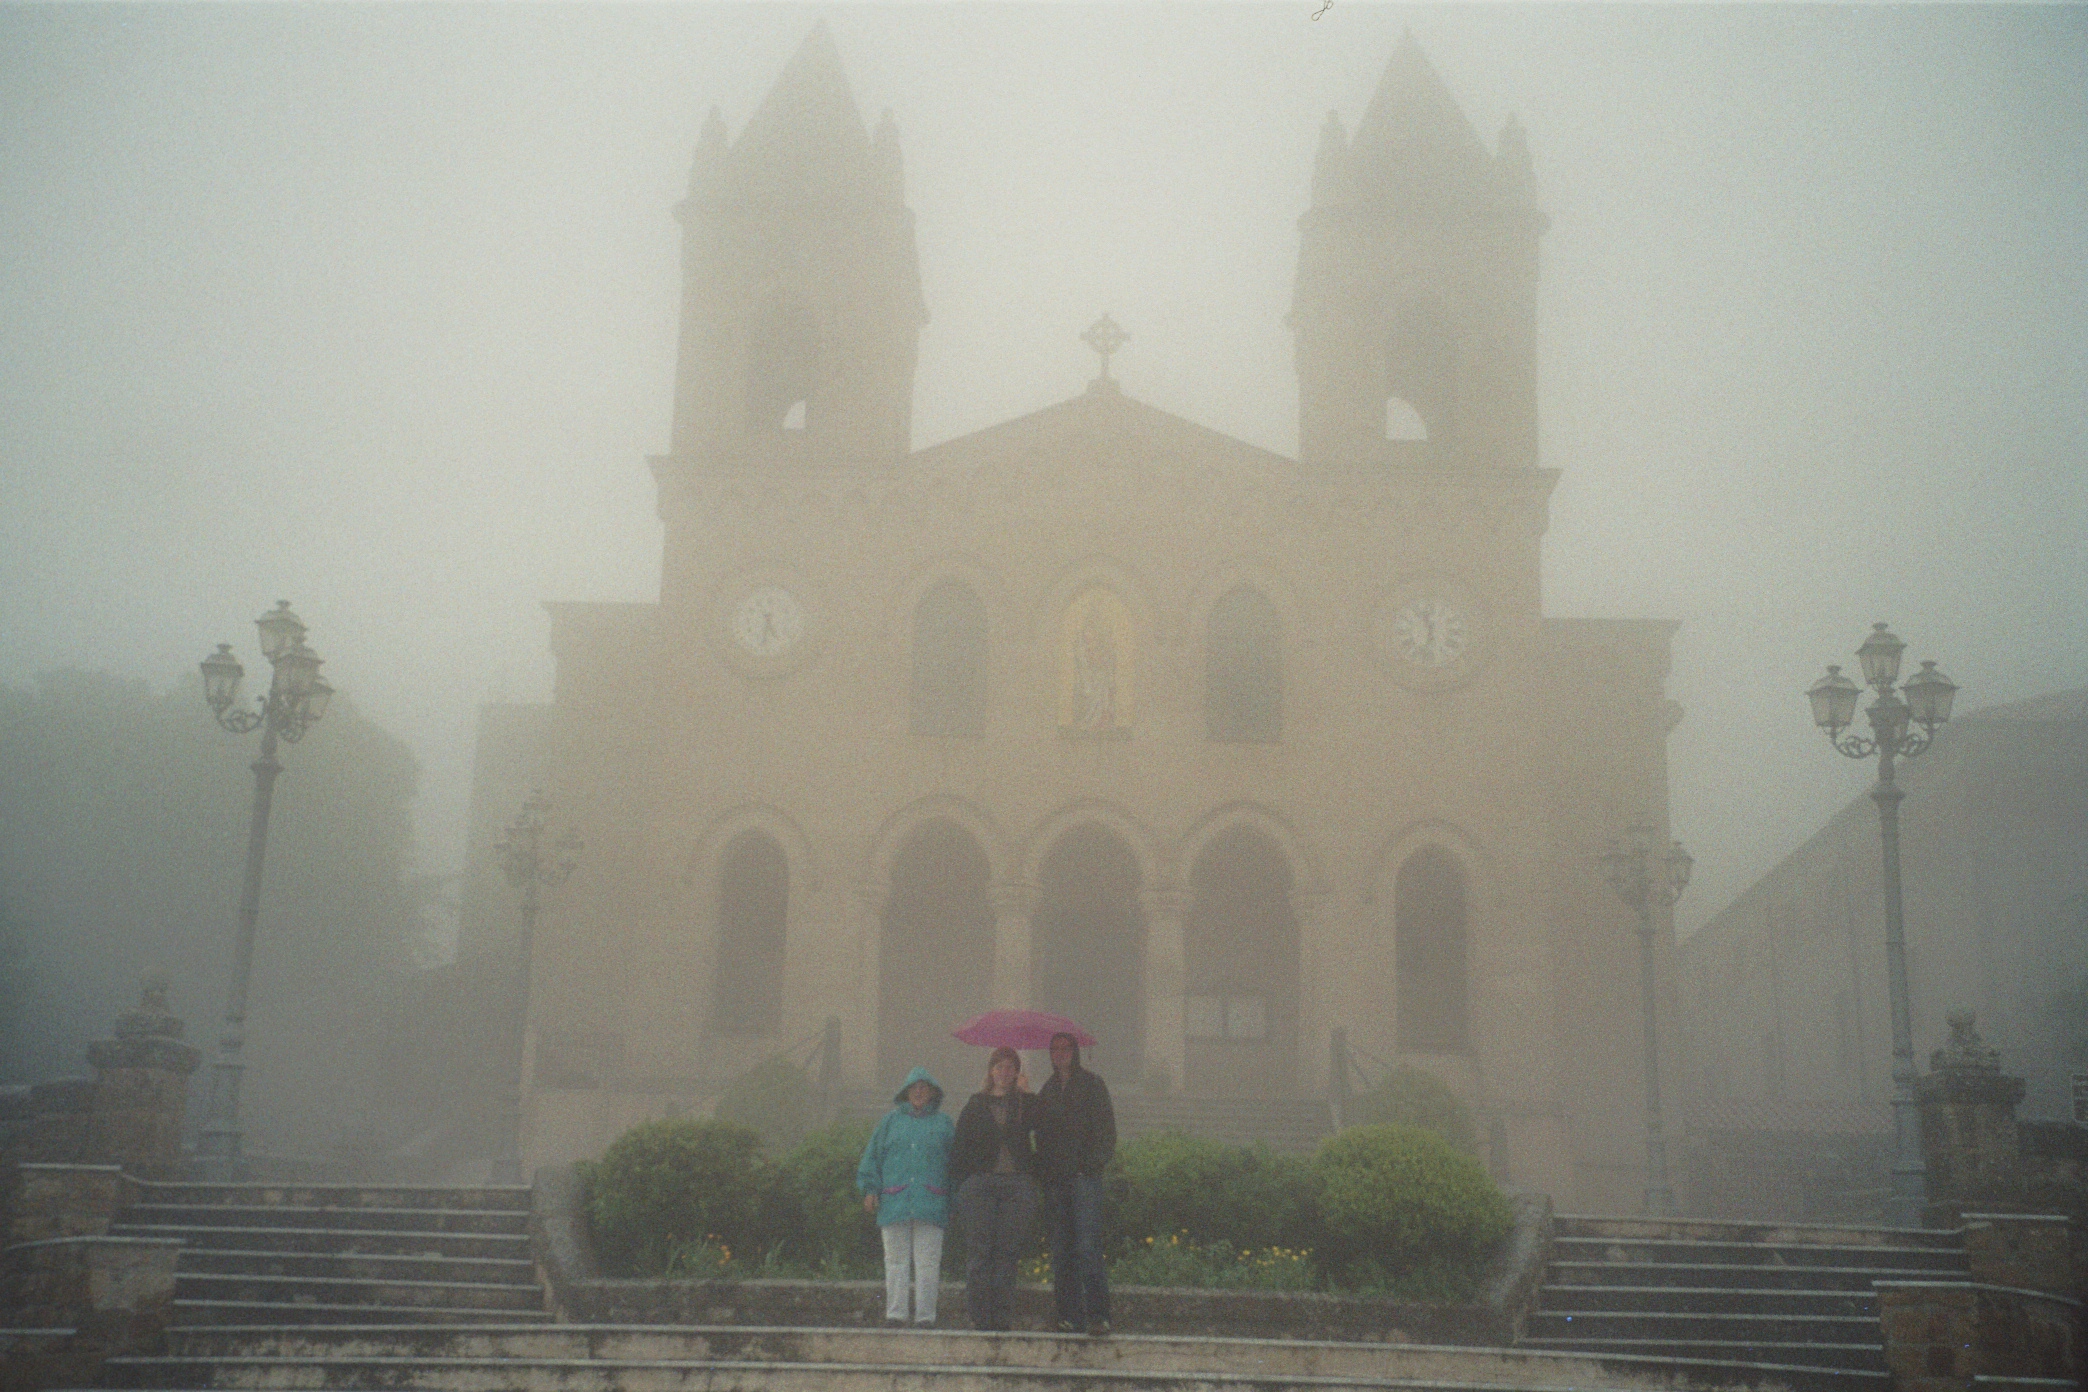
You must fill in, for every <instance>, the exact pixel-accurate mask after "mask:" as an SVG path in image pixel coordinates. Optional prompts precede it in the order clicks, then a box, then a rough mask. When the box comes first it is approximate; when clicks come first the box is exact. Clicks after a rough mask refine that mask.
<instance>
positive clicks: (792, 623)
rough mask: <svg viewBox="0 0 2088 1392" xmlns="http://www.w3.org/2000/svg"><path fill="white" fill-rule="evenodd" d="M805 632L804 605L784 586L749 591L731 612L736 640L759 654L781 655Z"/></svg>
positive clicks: (763, 655)
mask: <svg viewBox="0 0 2088 1392" xmlns="http://www.w3.org/2000/svg"><path fill="white" fill-rule="evenodd" d="M804 632H805V610H804V606H803V605H801V604H799V603H798V601H797V596H796V595H794V594H792V593H791V592H790V591H788V590H786V589H784V588H783V587H782V586H781V585H763V586H760V587H759V588H757V589H752V590H749V591H747V594H746V596H745V597H744V598H743V599H741V600H740V602H739V605H738V607H737V608H735V609H734V610H733V611H732V636H733V639H734V641H736V642H737V643H738V644H739V645H740V646H741V647H743V648H745V649H746V650H747V651H748V652H750V653H752V654H754V656H756V657H781V656H782V655H783V654H784V653H786V652H788V651H790V649H791V648H792V647H794V646H795V645H796V644H797V640H798V639H799V638H801V637H803V636H804Z"/></svg>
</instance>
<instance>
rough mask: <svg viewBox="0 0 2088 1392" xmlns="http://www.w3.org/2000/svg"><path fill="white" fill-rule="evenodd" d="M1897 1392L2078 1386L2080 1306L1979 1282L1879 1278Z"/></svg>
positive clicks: (1888, 1360) (1887, 1347)
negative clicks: (2035, 1382)
mask: <svg viewBox="0 0 2088 1392" xmlns="http://www.w3.org/2000/svg"><path fill="white" fill-rule="evenodd" d="M1878 1315H1879V1321H1880V1323H1881V1324H1882V1325H1883V1326H1884V1333H1885V1363H1886V1366H1887V1367H1888V1368H1889V1369H1890V1370H1891V1373H1892V1387H1893V1392H1971V1389H1972V1386H1973V1380H1974V1379H1975V1378H1984V1377H2015V1378H2048V1379H2059V1380H2064V1381H2070V1382H2073V1383H2075V1384H2078V1383H2079V1382H2080V1379H2081V1376H2082V1373H2083V1371H2084V1365H2083V1363H2082V1357H2081V1354H2082V1349H2081V1302H2079V1301H2078V1300H2069V1299H2067V1298H2065V1297H2064V1296H2056V1295H2047V1294H2045V1293H2043V1292H2040V1291H2027V1290H2012V1289H2009V1288H2007V1287H2003V1286H1989V1285H1983V1284H1980V1283H1978V1282H1973V1281H1880V1282H1879V1283H1878Z"/></svg>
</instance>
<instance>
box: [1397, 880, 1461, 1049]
mask: <svg viewBox="0 0 2088 1392" xmlns="http://www.w3.org/2000/svg"><path fill="white" fill-rule="evenodd" d="M1392 898H1393V906H1394V907H1393V916H1394V929H1393V946H1392V951H1393V958H1394V961H1395V962H1396V963H1397V966H1398V971H1399V982H1398V987H1397V989H1396V991H1395V992H1394V997H1393V999H1394V1004H1395V1007H1396V1008H1397V1010H1398V1012H1399V1015H1398V1019H1399V1047H1400V1048H1401V1049H1407V1050H1412V1051H1414V1052H1416V1053H1425V1054H1461V1053H1464V1052H1466V1051H1467V1050H1469V1049H1470V1048H1471V1027H1470V1024H1469V1021H1468V1018H1467V1011H1466V1003H1467V999H1468V996H1469V987H1468V984H1467V974H1468V968H1467V965H1466V931H1465V880H1464V871H1463V870H1461V869H1460V868H1459V867H1458V864H1457V861H1456V860H1455V859H1453V858H1452V857H1451V855H1450V854H1449V853H1448V852H1447V851H1444V850H1441V849H1440V848H1438V847H1435V846H1427V847H1424V848H1422V849H1421V850H1418V851H1416V852H1414V854H1413V855H1411V856H1409V857H1408V858H1407V862H1406V864H1404V865H1402V866H1400V867H1399V877H1398V879H1397V880H1395V881H1394V882H1393V887H1392Z"/></svg>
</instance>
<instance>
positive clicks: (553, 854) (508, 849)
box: [492, 792, 582, 1184]
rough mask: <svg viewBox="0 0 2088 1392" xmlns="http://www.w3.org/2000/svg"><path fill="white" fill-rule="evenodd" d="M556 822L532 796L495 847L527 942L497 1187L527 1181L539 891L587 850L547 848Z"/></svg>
mask: <svg viewBox="0 0 2088 1392" xmlns="http://www.w3.org/2000/svg"><path fill="white" fill-rule="evenodd" d="M550 818H551V804H550V803H548V802H546V801H545V800H544V795H543V793H541V792H534V793H531V794H530V795H529V800H528V801H527V802H524V803H523V804H522V810H521V812H519V813H518V814H516V817H515V820H514V821H512V822H510V823H509V824H508V827H507V831H506V833H505V835H504V836H503V837H502V838H501V842H500V844H499V845H498V846H496V847H494V849H495V850H497V851H498V852H499V853H500V863H501V868H502V869H503V870H505V871H506V872H507V877H508V883H510V884H512V885H514V886H515V887H516V888H517V889H520V890H521V891H522V906H521V907H522V939H521V941H520V942H519V943H518V944H517V945H516V964H515V994H514V1001H515V1055H514V1064H515V1067H514V1073H513V1075H512V1077H511V1078H510V1081H509V1083H508V1093H507V1108H506V1110H507V1115H506V1116H505V1117H503V1118H502V1120H501V1127H500V1136H499V1147H500V1148H499V1149H498V1150H496V1151H495V1152H494V1154H493V1173H492V1179H493V1182H494V1183H495V1184H520V1183H521V1182H522V1067H523V1064H524V1062H525V1060H526V1050H527V1048H528V1043H529V990H530V961H531V957H532V955H533V953H534V951H535V945H536V925H537V912H538V908H539V903H538V897H537V896H538V891H540V890H545V889H556V888H558V886H560V885H562V884H564V883H565V882H566V877H567V876H568V875H571V874H572V873H573V867H574V865H575V864H577V863H578V861H579V858H580V851H581V846H582V843H581V840H580V838H579V837H578V836H576V835H574V834H573V833H572V832H571V831H567V832H565V833H564V834H562V835H561V836H559V837H558V839H557V840H555V841H552V842H551V843H550V844H549V845H546V844H545V842H544V829H545V826H546V825H547V824H548V823H549V821H550Z"/></svg>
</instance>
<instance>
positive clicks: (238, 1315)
mask: <svg viewBox="0 0 2088 1392" xmlns="http://www.w3.org/2000/svg"><path fill="white" fill-rule="evenodd" d="M168 1311H169V1313H168V1317H167V1318H168V1323H169V1324H171V1325H177V1326H185V1327H192V1326H202V1325H240V1326H250V1325H299V1326H302V1325H356V1326H369V1325H380V1324H382V1325H416V1324H417V1325H435V1326H441V1325H446V1324H515V1323H518V1322H525V1321H527V1322H538V1321H547V1320H549V1319H550V1318H551V1316H550V1315H548V1314H546V1313H544V1312H543V1311H541V1310H470V1309H456V1308H454V1307H449V1308H438V1307H435V1306H421V1307H416V1306H410V1305H409V1306H400V1305H305V1304H284V1303H281V1302H276V1301H257V1300H175V1301H173V1302H171V1303H170V1305H169V1307H168Z"/></svg>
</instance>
